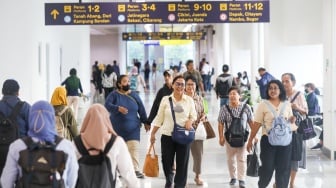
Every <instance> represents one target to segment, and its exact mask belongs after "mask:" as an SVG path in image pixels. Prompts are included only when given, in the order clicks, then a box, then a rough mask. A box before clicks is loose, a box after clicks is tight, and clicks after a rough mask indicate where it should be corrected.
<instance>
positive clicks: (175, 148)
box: [161, 135, 190, 188]
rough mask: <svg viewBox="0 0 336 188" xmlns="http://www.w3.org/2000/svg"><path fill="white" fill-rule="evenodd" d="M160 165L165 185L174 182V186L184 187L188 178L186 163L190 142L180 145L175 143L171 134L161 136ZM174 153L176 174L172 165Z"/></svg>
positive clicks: (187, 161)
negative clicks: (164, 177)
mask: <svg viewBox="0 0 336 188" xmlns="http://www.w3.org/2000/svg"><path fill="white" fill-rule="evenodd" d="M161 153H162V166H163V171H164V174H165V176H166V187H170V186H171V185H172V184H173V182H174V187H175V188H184V187H185V186H186V184H187V178H188V163H189V154H190V144H187V145H182V144H178V143H175V142H174V141H173V140H172V138H171V136H166V135H162V136H161ZM175 154H176V175H175V178H174V172H173V170H172V167H173V165H174V158H175Z"/></svg>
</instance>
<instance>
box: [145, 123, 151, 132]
mask: <svg viewBox="0 0 336 188" xmlns="http://www.w3.org/2000/svg"><path fill="white" fill-rule="evenodd" d="M150 129H151V126H150V125H148V124H145V130H146V132H148V131H149V130H150Z"/></svg>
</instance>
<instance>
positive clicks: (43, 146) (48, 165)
mask: <svg viewBox="0 0 336 188" xmlns="http://www.w3.org/2000/svg"><path fill="white" fill-rule="evenodd" d="M22 140H23V142H24V143H25V144H26V145H27V149H25V150H22V151H20V153H19V161H18V164H19V165H20V167H21V168H22V177H20V178H19V179H18V181H17V182H16V186H15V187H16V188H28V187H29V188H64V187H65V185H64V180H63V178H62V177H63V172H64V169H65V164H66V161H67V158H68V155H67V154H66V153H65V152H64V151H58V150H56V147H57V145H58V144H59V143H60V142H61V140H62V138H61V137H58V136H56V140H55V143H41V142H34V141H33V140H32V138H31V137H24V138H22Z"/></svg>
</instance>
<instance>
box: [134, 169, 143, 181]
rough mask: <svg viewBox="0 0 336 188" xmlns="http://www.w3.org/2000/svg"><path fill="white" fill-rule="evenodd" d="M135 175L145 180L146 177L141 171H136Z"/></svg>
mask: <svg viewBox="0 0 336 188" xmlns="http://www.w3.org/2000/svg"><path fill="white" fill-rule="evenodd" d="M135 175H136V177H137V178H141V179H142V178H145V176H144V175H143V173H141V172H140V171H135Z"/></svg>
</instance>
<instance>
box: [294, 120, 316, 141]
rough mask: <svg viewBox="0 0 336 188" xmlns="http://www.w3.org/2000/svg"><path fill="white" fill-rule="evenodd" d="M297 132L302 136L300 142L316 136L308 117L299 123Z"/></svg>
mask: <svg viewBox="0 0 336 188" xmlns="http://www.w3.org/2000/svg"><path fill="white" fill-rule="evenodd" d="M297 132H298V133H301V134H302V140H309V139H312V138H314V137H315V136H316V133H315V131H314V125H313V121H312V120H311V119H310V118H308V117H307V118H306V119H304V120H302V121H301V122H300V126H299V128H298V129H297Z"/></svg>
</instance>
